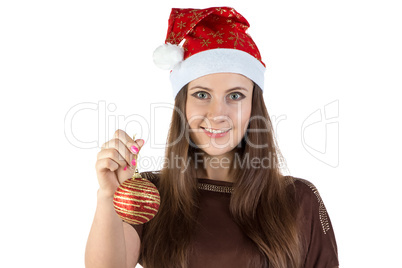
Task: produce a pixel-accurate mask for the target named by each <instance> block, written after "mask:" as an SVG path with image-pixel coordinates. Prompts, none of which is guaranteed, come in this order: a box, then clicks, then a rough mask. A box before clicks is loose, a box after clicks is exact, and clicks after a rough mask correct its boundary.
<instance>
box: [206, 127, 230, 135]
mask: <svg viewBox="0 0 402 268" xmlns="http://www.w3.org/2000/svg"><path fill="white" fill-rule="evenodd" d="M205 130H206V131H208V132H211V133H215V134H218V133H224V132H226V131H228V130H215V129H211V128H205Z"/></svg>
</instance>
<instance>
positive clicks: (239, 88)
mask: <svg viewBox="0 0 402 268" xmlns="http://www.w3.org/2000/svg"><path fill="white" fill-rule="evenodd" d="M196 88H200V89H204V90H206V91H209V92H211V91H212V89H210V88H207V87H202V86H194V87H192V88H190V89H189V91H192V90H194V89H196ZM233 90H244V91H246V92H247V91H248V90H247V89H245V88H244V87H234V88H230V89H228V90H226V91H225V93H226V92H229V91H233Z"/></svg>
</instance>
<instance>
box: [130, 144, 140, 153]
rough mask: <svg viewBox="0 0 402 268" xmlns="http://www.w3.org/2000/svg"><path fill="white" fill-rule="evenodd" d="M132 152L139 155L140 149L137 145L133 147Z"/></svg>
mask: <svg viewBox="0 0 402 268" xmlns="http://www.w3.org/2000/svg"><path fill="white" fill-rule="evenodd" d="M130 149H131V151H132V152H133V153H135V154H136V153H138V148H137V146H135V145H133V146H131V148H130Z"/></svg>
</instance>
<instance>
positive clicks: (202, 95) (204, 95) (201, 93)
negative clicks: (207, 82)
mask: <svg viewBox="0 0 402 268" xmlns="http://www.w3.org/2000/svg"><path fill="white" fill-rule="evenodd" d="M208 95H209V94H208V93H207V92H205V91H198V92H195V93H194V94H192V96H194V97H196V98H198V99H206V98H208Z"/></svg>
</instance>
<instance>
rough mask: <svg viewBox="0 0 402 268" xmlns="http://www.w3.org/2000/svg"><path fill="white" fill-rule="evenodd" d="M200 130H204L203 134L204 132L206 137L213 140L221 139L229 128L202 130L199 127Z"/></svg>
mask: <svg viewBox="0 0 402 268" xmlns="http://www.w3.org/2000/svg"><path fill="white" fill-rule="evenodd" d="M201 128H202V129H203V130H204V132H205V134H207V136H209V137H214V138H220V137H223V136H225V135H226V134H227V133H228V132H229V130H231V128H229V129H226V130H219V129H212V128H203V127H201Z"/></svg>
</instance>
